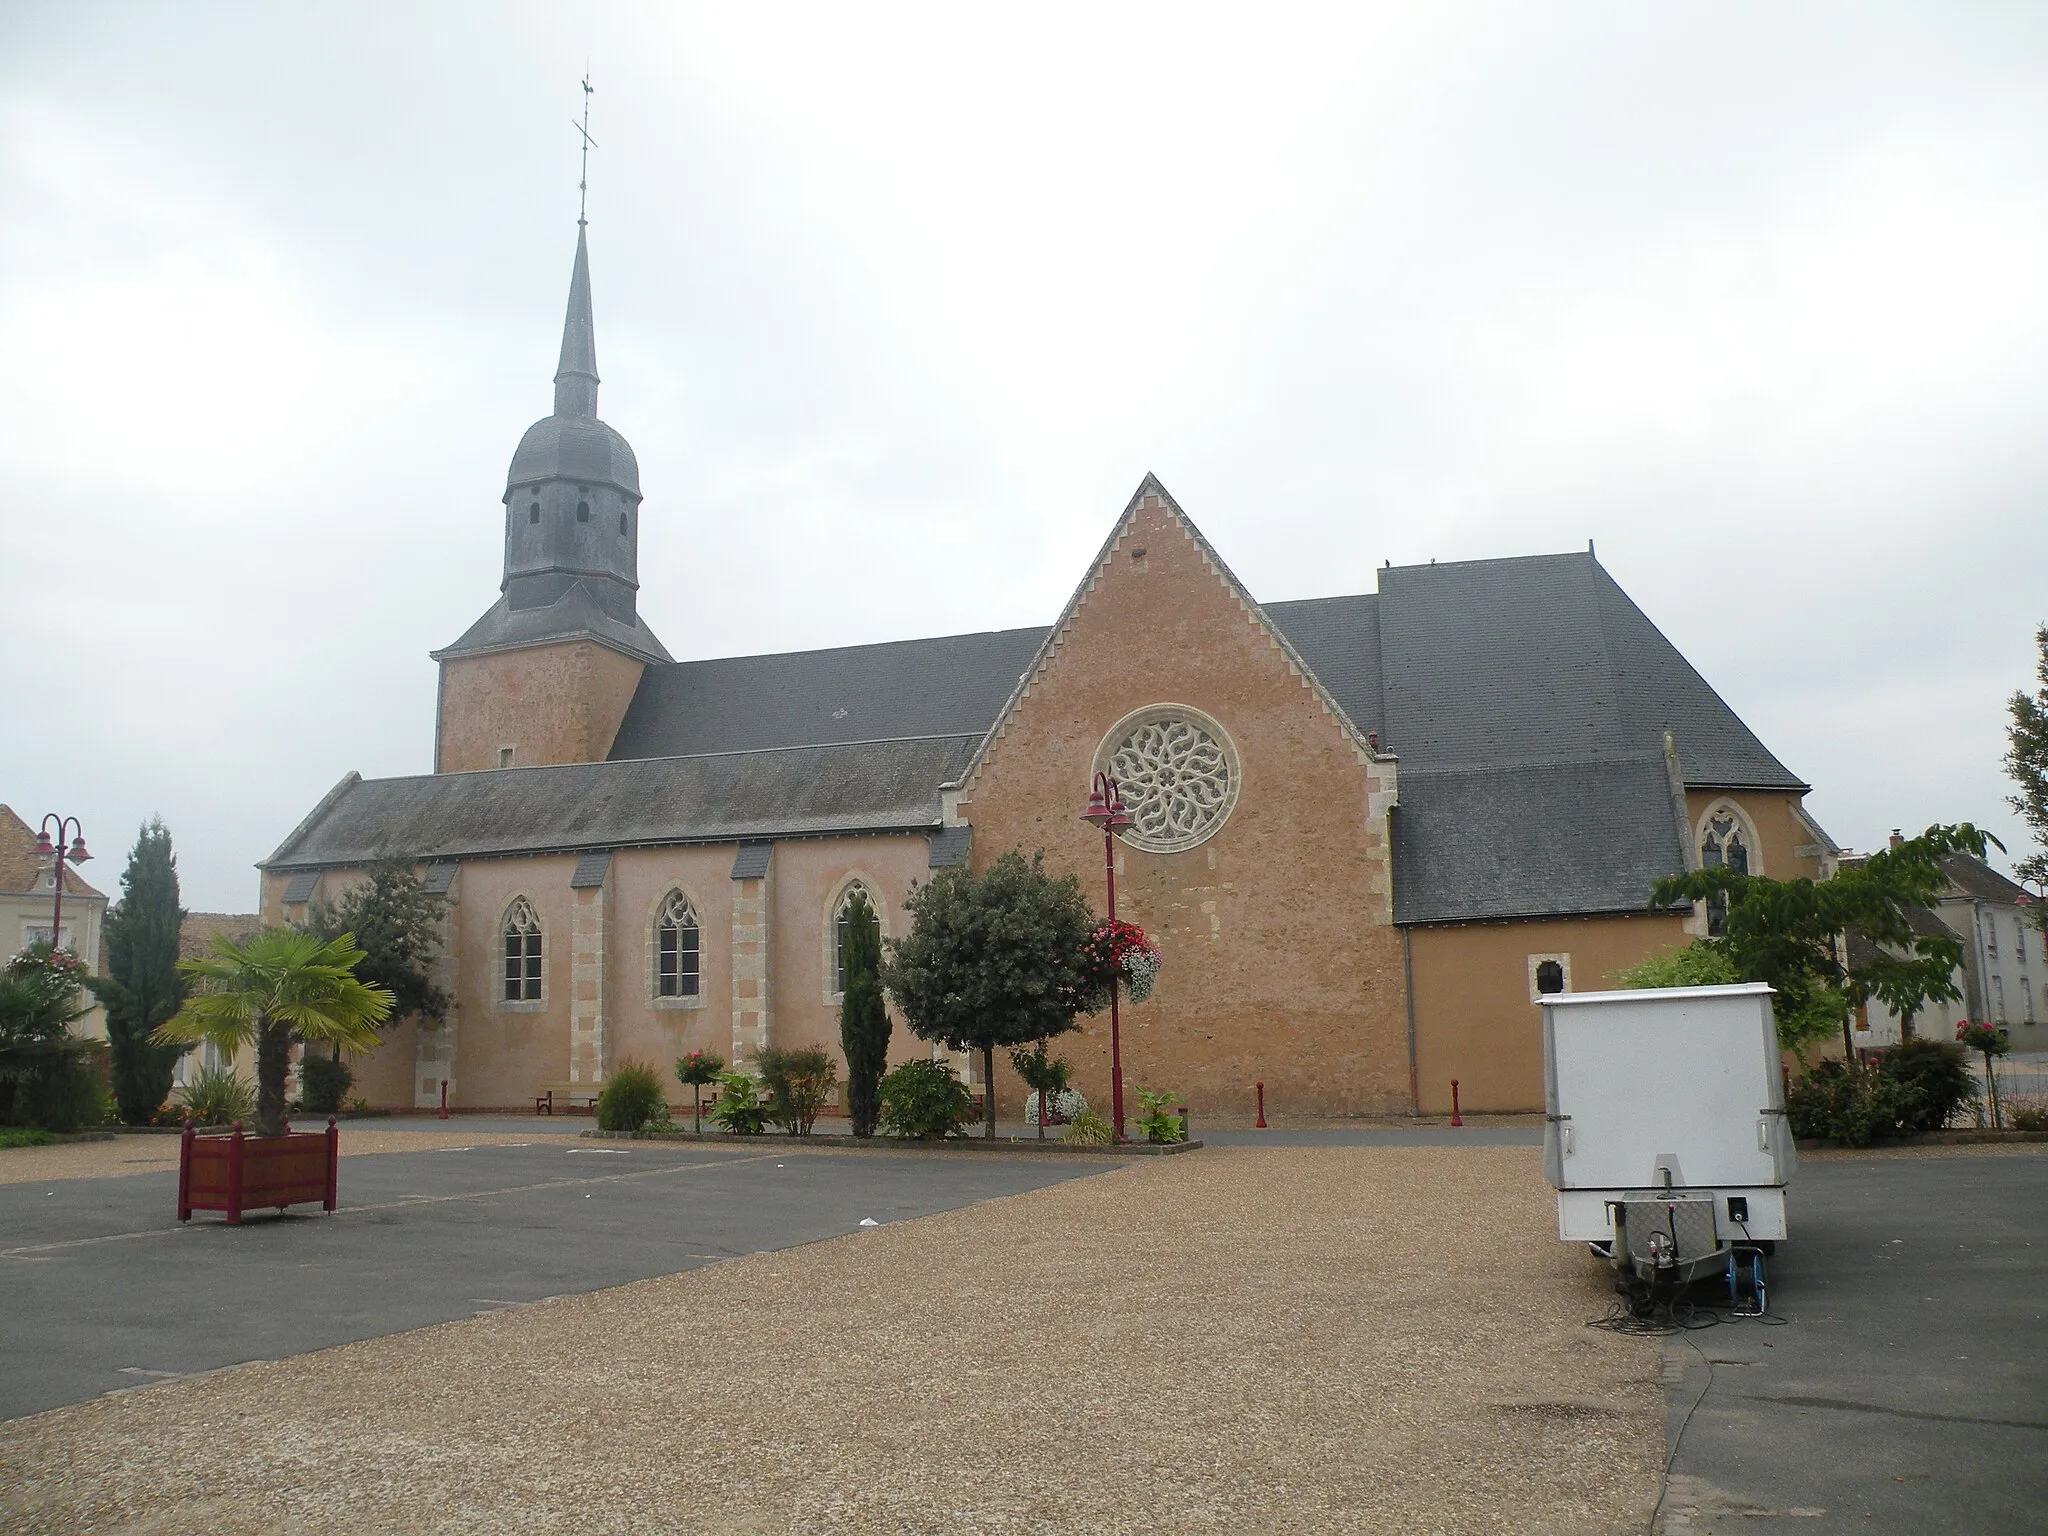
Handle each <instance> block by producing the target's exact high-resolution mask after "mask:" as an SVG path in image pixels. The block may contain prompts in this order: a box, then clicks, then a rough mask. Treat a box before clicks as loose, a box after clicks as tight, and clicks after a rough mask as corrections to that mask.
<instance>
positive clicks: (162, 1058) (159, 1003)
mask: <svg viewBox="0 0 2048 1536" xmlns="http://www.w3.org/2000/svg"><path fill="white" fill-rule="evenodd" d="M184 922H185V909H184V908H183V907H181V906H179V905H178V859H177V855H176V854H174V853H173V852H172V851H171V834H170V832H169V830H168V829H167V828H165V826H164V824H163V821H162V820H161V818H157V817H152V818H151V819H150V820H149V822H148V823H146V824H145V825H144V826H143V828H142V831H141V832H140V833H139V834H138V835H137V837H136V839H135V847H134V848H133V849H132V850H131V851H130V852H129V854H128V868H127V869H126V870H125V871H124V872H123V873H122V875H121V900H120V903H119V904H118V905H117V906H115V907H114V908H113V909H112V910H111V911H109V912H108V913H107V918H106V928H105V932H104V934H103V935H102V937H103V939H104V942H105V945H106V969H107V974H106V975H105V976H99V977H94V978H92V979H91V981H90V982H89V985H90V986H91V987H92V990H93V993H94V995H95V996H97V997H98V998H99V1000H100V1003H101V1004H102V1006H104V1007H105V1008H106V1010H107V1045H108V1050H109V1055H110V1065H111V1067H112V1072H113V1080H114V1084H113V1085H114V1102H115V1104H116V1105H117V1106H118V1107H119V1110H120V1115H121V1119H122V1122H123V1123H124V1124H127V1125H147V1124H148V1123H149V1122H150V1120H151V1118H152V1117H154V1116H155V1114H156V1112H157V1110H158V1109H159V1108H161V1107H162V1105H163V1102H164V1100H165V1099H167V1098H169V1097H170V1093H171V1073H172V1072H173V1070H174V1069H175V1068H176V1066H177V1062H178V1058H179V1057H180V1056H182V1055H184V1054H185V1052H186V1051H188V1050H190V1049H191V1047H190V1046H185V1045H157V1044H155V1043H153V1042H152V1041H151V1040H150V1038H149V1036H150V1032H151V1031H152V1030H154V1029H155V1028H156V1027H157V1026H158V1025H159V1024H162V1023H163V1022H164V1021H165V1020H167V1019H169V1018H170V1017H171V1016H172V1015H173V1014H175V1013H176V1012H177V1011H178V1010H179V1008H181V1007H182V1006H183V1005H184V1002H185V982H184V978H183V977H181V976H180V975H179V974H178V934H179V931H180V929H181V928H182V927H183V925H184Z"/></svg>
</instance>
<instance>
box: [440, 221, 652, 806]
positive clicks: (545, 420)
mask: <svg viewBox="0 0 2048 1536" xmlns="http://www.w3.org/2000/svg"><path fill="white" fill-rule="evenodd" d="M597 386H598V375H597V330H596V325H595V323H594V322H593V320H592V318H591V304H590V241H589V227H588V225H587V223H586V222H585V221H584V220H583V219H582V218H580V217H579V218H578V219H577V221H576V260H575V265H574V266H573V267H572V269H571V271H570V275H569V308H568V313H567V315H566V316H565V317H564V319H563V322H562V352H561V359H560V362H559V364H558V365H557V367H556V369H555V409H554V412H553V414H552V415H548V416H543V417H542V418H541V419H540V420H539V421H537V422H535V423H534V424H533V425H532V426H530V427H528V428H527V429H526V435H525V436H523V437H522V438H520V440H519V446H518V448H516V449H515V450H514V451H513V454H512V464H511V468H510V469H509V470H508V471H507V473H506V476H505V494H504V495H503V497H501V498H500V500H501V501H502V502H503V505H504V509H505V565H504V576H503V578H502V579H501V580H500V582H499V584H498V585H499V597H498V600H497V601H496V602H495V603H493V604H492V605H491V607H490V609H489V611H488V612H486V613H485V614H484V616H483V617H482V618H480V619H478V620H477V621H476V623H474V624H472V625H471V626H470V627H469V629H468V631H467V632H466V633H465V634H464V635H463V636H462V638H461V639H459V640H457V641H456V642H455V643H454V644H453V645H451V646H448V647H446V648H445V649H443V650H438V651H436V652H434V653H433V654H434V660H436V661H437V662H439V663H440V664H441V701H440V710H439V718H438V720H437V722H436V725H435V733H434V771H435V772H436V773H462V772H469V771H473V770H477V769H485V768H526V767H534V766H539V765H542V764H548V763H589V762H597V761H600V760H601V759H602V758H603V757H604V756H605V754H606V753H607V752H609V751H610V750H611V744H612V738H613V737H614V736H615V735H617V734H618V728H619V722H620V720H622V719H623V718H624V717H625V713H626V706H627V705H628V704H630V703H631V702H632V699H633V691H634V689H635V688H637V687H638V686H639V682H640V674H641V671H642V670H643V669H644V667H645V666H646V665H647V663H649V662H665V661H668V660H669V659H670V658H669V654H668V652H667V651H666V650H665V649H664V648H663V647H662V644H661V642H660V641H659V640H657V639H655V637H654V634H653V632H652V631H651V630H649V629H648V627H647V625H646V624H645V622H643V621H642V619H641V618H640V614H639V610H638V606H637V598H638V593H639V590H640V464H639V461H638V460H637V459H636V458H635V457H634V456H633V449H632V445H631V444H629V443H628V442H627V441H626V440H625V438H624V437H622V436H620V435H619V433H618V432H617V431H615V430H614V429H613V428H612V427H610V426H608V425H606V424H605V423H604V422H602V421H600V420H598V417H597Z"/></svg>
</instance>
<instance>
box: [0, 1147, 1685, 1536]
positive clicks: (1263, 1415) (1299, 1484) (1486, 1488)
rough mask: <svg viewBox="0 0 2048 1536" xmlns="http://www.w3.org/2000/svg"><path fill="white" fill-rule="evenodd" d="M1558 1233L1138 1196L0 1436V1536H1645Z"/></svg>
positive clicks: (1030, 1213) (1422, 1179) (1473, 1158)
mask: <svg viewBox="0 0 2048 1536" xmlns="http://www.w3.org/2000/svg"><path fill="white" fill-rule="evenodd" d="M413 1144H415V1145H417V1141H416V1140H415V1141H414V1143H413ZM792 1155H802V1156H849V1155H851V1156H858V1155H860V1154H857V1153H853V1154H848V1153H830V1152H812V1153H802V1154H792ZM1553 1213H1554V1206H1553V1204H1552V1197H1551V1191H1550V1190H1549V1188H1548V1186H1546V1185H1545V1184H1544V1182H1543V1180H1542V1177H1541V1172H1540V1164H1539V1159H1538V1155H1537V1153H1536V1152H1535V1151H1534V1150H1532V1149H1526V1148H1469V1149H1468V1148H1460V1149H1440V1148H1379V1147H1373V1148H1349V1147H1346V1148H1284V1149H1282V1148H1274V1149H1237V1148H1227V1149H1214V1150H1209V1151H1203V1152H1197V1153H1194V1154H1191V1155H1189V1156H1186V1157H1177V1158H1168V1159H1162V1160H1158V1161H1148V1162H1146V1163H1142V1164H1137V1165H1133V1166H1130V1167H1126V1168H1120V1169H1117V1170H1115V1171H1113V1172H1109V1173H1105V1174H1102V1175H1100V1176H1098V1177H1094V1178H1088V1179H1080V1180H1075V1181H1072V1182H1070V1183H1065V1184H1061V1185H1058V1186H1056V1187H1053V1188H1049V1189H1044V1190H1039V1191H1037V1192H1035V1193H1032V1194H1028V1195H1021V1196H1017V1197H1014V1198H1011V1199H1006V1200H1000V1201H993V1202H989V1203H987V1204H984V1205H979V1206H972V1207H968V1208H966V1209H963V1210H959V1211H954V1212H950V1213H947V1214H945V1215H940V1216H933V1217H929V1218H926V1219H924V1220H922V1221H916V1222H906V1223H903V1224H900V1225H892V1226H885V1227H882V1228H879V1229H876V1230H874V1231H870V1232H864V1233H860V1234H858V1235H855V1236H851V1237H846V1238H838V1239H834V1240H832V1241H830V1242H825V1243H819V1244H815V1245H812V1246H810V1247H806V1248H799V1249H791V1250H786V1251H784V1252H780V1253H771V1254H757V1255H754V1256H752V1257H750V1258H745V1259H737V1260H734V1261H732V1262H730V1263H726V1264H720V1265H717V1266H714V1267H711V1268H708V1269H701V1270H697V1271H694V1272H691V1273H688V1274H682V1275H672V1276H668V1277H665V1278H662V1279H658V1280H650V1281H645V1282H642V1283H640V1284H637V1285H629V1286H623V1287H620V1288H618V1289H616V1290H610V1291H601V1292H596V1293H593V1294H590V1295H585V1296H578V1297H566V1298H561V1299H558V1300H554V1301H548V1302H541V1303H537V1304H535V1305H532V1306H529V1307H525V1308H520V1309H516V1310H507V1311H503V1312H499V1313H496V1314H493V1315H491V1316H488V1317H484V1318H480V1319H477V1320H475V1321H468V1322H460V1323H452V1324H448V1325H445V1326H442V1327H438V1328H429V1329H423V1330H420V1331H419V1332H415V1333H409V1334H400V1335H397V1336H394V1337H391V1338H385V1339H378V1340H373V1341H370V1342H367V1343H362V1344H352V1345H348V1346H345V1347H343V1348H340V1349H334V1350H329V1351H325V1352H323V1353H320V1354H317V1355H309V1356H301V1357H299V1358H297V1359H293V1360H288V1361H282V1362H279V1363H277V1364H272V1365H252V1366H247V1367H243V1368H241V1369H238V1370H234V1371H229V1372H223V1373H219V1374H216V1375H213V1376H209V1377H202V1378H192V1379H187V1380H184V1381H179V1382H172V1383H167V1384H165V1385H163V1386H158V1387H150V1388H145V1389H142V1390H139V1391H135V1392H131V1393H125V1394H122V1395H119V1396H115V1397H108V1398H101V1399H99V1400H97V1401H95V1402H90V1403H83V1404H79V1405H77V1406H75V1407H71V1408H64V1409H59V1410H57V1411H56V1412H53V1413H48V1414H43V1415H40V1416H38V1417H35V1418H31V1419H20V1420H15V1421H13V1422H11V1423H8V1424H5V1425H0V1490H6V1491H5V1492H0V1521H4V1524H0V1529H5V1530H8V1531H21V1532H26V1531H35V1532H48V1533H66V1532H76V1531H122V1532H136V1533H142V1532H147V1533H152V1536H155V1533H171V1532H201V1531H204V1532H220V1533H243V1532H248V1533H255V1532H291V1533H299V1532H313V1531H320V1532H330V1531H331V1532H372V1531H374V1532H399V1531H405V1532H413V1531H431V1532H472V1531H474V1532H508V1533H509V1532H549V1533H552V1532H559V1531H563V1530H575V1531H578V1532H589V1533H611V1532H621V1533H624V1532H644V1531H648V1530H687V1531H702V1532H718V1533H735V1536H737V1533H754V1532H761V1533H767V1532H863V1533H865V1532H880V1531H891V1532H919V1533H926V1532H929V1533H968V1532H973V1533H999V1532H1002V1533H1007V1532H1018V1533H1024V1532H1029V1533H1043V1532H1084V1531H1088V1532H1093V1531H1123V1530H1134V1529H1165V1530H1177V1531H1188V1532H1233V1533H1235V1532H1241V1531H1290V1532H1292V1531H1299V1532H1325V1531H1344V1532H1380V1531H1386V1532H1396V1531H1398V1532H1403V1533H1428V1532H1508V1531H1512V1532H1553V1531H1554V1532H1570V1533H1574V1536H1579V1533H1588V1532H1607V1531H1615V1532H1618V1531H1627V1530H1634V1531H1640V1530H1641V1529H1643V1527H1644V1525H1645V1524H1646V1522H1647V1519H1648V1515H1649V1512H1650V1507H1651V1505H1652V1503H1653V1502H1654V1500H1655V1498H1656V1491H1657V1487H1658V1484H1659V1479H1660V1470H1661V1466H1662V1461H1663V1452H1664V1404H1663V1393H1662V1391H1661V1389H1660V1387H1659V1385H1658V1379H1657V1378H1658V1351H1657V1346H1656V1344H1655V1342H1654V1341H1646V1340H1640V1339H1626V1338H1619V1337H1616V1336H1613V1335H1610V1334H1607V1333H1604V1332H1600V1331H1598V1330H1594V1329H1590V1328H1587V1327H1586V1326H1584V1325H1585V1323H1586V1320H1587V1319H1589V1318H1592V1317H1595V1316H1598V1315H1600V1314H1601V1313H1603V1312H1604V1311H1605V1310H1606V1307H1607V1303H1608V1300H1609V1295H1608V1291H1607V1287H1606V1284H1605V1282H1604V1280H1603V1275H1604V1273H1605V1272H1604V1271H1603V1270H1602V1269H1601V1268H1600V1267H1599V1266H1597V1265H1595V1264H1594V1263H1592V1262H1591V1261H1590V1260H1589V1259H1588V1258H1587V1256H1586V1255H1585V1253H1584V1252H1583V1251H1582V1250H1580V1249H1578V1248H1576V1247H1572V1246H1568V1245H1566V1244H1563V1243H1560V1242H1558V1240H1557V1238H1556V1236H1555V1232H1556V1227H1555V1224H1554V1214H1553Z"/></svg>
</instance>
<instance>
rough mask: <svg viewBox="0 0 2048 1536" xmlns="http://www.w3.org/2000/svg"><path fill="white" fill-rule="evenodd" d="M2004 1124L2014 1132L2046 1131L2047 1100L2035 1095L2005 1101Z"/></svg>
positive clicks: (2047, 1123) (2047, 1127) (2047, 1125)
mask: <svg viewBox="0 0 2048 1536" xmlns="http://www.w3.org/2000/svg"><path fill="white" fill-rule="evenodd" d="M2005 1123H2006V1124H2007V1125H2009V1126H2011V1127H2012V1128H2013V1129H2014V1130H2016V1131H2048V1098H2042V1097H2041V1096H2039V1095H2038V1094H2035V1095H2029V1096H2027V1097H2025V1098H2016V1099H2007V1100H2006V1101H2005Z"/></svg>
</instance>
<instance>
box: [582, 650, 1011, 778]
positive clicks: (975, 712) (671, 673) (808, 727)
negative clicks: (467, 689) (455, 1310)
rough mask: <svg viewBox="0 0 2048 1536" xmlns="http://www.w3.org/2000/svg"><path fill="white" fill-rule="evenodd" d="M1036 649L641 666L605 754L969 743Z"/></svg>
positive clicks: (841, 653)
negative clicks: (955, 739)
mask: <svg viewBox="0 0 2048 1536" xmlns="http://www.w3.org/2000/svg"><path fill="white" fill-rule="evenodd" d="M1044 638H1045V630H1044V629H1043V628H1038V629H1004V630H993V631H989V632H987V633H983V634H976V635H942V636H940V637H939V638H937V639H933V640H896V641H890V642H887V643H885V644H881V645H849V646H841V647H838V648H836V649H833V650H827V651H792V652H786V653H784V654H782V655H776V656H732V657H726V658H722V659H720V660H716V661H683V662H674V663H671V664H670V665H668V666H664V667H649V668H648V669H647V671H646V672H645V673H644V674H643V675H642V676H641V679H640V687H639V691H638V692H636V693H635V694H634V695H633V702H632V704H631V706H630V707H629V708H628V709H627V710H626V718H625V719H624V720H623V721H622V722H621V723H620V725H619V734H618V736H617V737H616V738H615V739H614V740H613V743H612V750H611V755H612V757H613V758H614V759H620V758H629V757H685V756H690V755H693V754H695V753H699V752H756V751H761V750H763V749H765V748H774V747H796V746H808V745H813V744H817V743H822V742H849V741H888V740H895V739H899V738H903V737H910V736H980V735H981V734H983V733H984V732H986V731H987V730H988V728H989V723H990V722H991V721H993V720H994V719H995V717H996V714H997V712H998V711H999V710H1001V709H1002V707H1003V703H1004V701H1005V700H1006V699H1008V698H1009V696H1010V690H1011V689H1013V688H1015V687H1016V686H1017V679H1018V678H1019V677H1021V676H1023V673H1024V669H1025V668H1026V667H1027V666H1029V665H1030V664H1031V658H1032V655H1033V653H1035V652H1036V651H1037V649H1038V645H1039V642H1040V641H1042V640H1043V639H1044Z"/></svg>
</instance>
